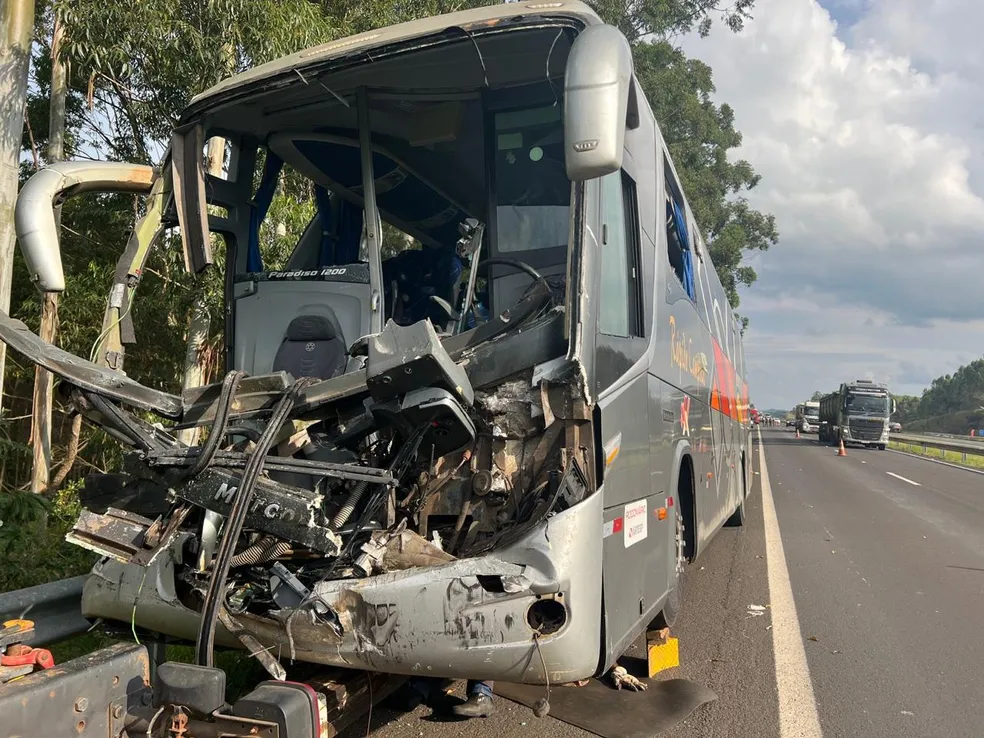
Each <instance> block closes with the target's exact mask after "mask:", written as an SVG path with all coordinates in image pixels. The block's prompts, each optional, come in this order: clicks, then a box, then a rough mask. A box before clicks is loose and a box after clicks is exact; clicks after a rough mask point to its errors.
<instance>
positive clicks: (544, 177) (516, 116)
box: [495, 105, 571, 253]
mask: <svg viewBox="0 0 984 738" xmlns="http://www.w3.org/2000/svg"><path fill="white" fill-rule="evenodd" d="M563 146H564V131H563V125H562V122H561V108H560V106H559V105H554V106H548V107H542V108H533V109H530V110H520V111H514V112H507V113H499V114H497V115H496V117H495V194H496V218H497V232H498V250H499V252H500V253H510V252H516V251H530V250H539V249H548V248H551V247H557V246H566V245H567V237H568V230H569V225H570V199H571V185H570V180H568V179H567V173H566V171H565V169H564V148H563Z"/></svg>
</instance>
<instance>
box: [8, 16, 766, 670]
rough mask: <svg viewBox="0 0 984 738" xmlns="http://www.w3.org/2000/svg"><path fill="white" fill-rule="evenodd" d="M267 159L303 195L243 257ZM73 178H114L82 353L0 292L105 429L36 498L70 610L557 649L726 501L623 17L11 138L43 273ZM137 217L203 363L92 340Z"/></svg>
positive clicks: (216, 632)
mask: <svg viewBox="0 0 984 738" xmlns="http://www.w3.org/2000/svg"><path fill="white" fill-rule="evenodd" d="M213 139H221V141H222V142H224V143H223V145H224V146H225V148H226V155H225V159H224V165H223V168H222V172H221V173H217V172H213V171H207V170H206V168H205V166H204V164H203V159H204V157H203V152H204V151H205V150H206V148H207V147H208V145H209V142H210V141H211V140H213ZM287 172H289V173H290V176H291V177H293V178H294V179H293V181H294V182H296V181H298V178H300V179H301V180H303V181H304V182H306V183H307V186H308V187H309V192H310V196H311V200H312V202H313V203H314V210H313V212H314V215H313V216H312V218H311V221H310V223H309V225H308V226H307V228H306V229H305V230H304V231H303V233H301V234H299V235H298V236H297V242H296V245H295V247H294V249H293V252H292V253H291V254H290V256H289V258H287V259H286V260H285V261H284V260H281V261H280V262H274V261H273V260H272V259H273V257H272V256H271V252H270V251H269V250H268V249H267V250H265V244H267V243H268V242H269V239H265V238H263V237H261V234H262V232H263V229H264V228H268V227H270V226H271V224H270V223H268V222H267V221H268V217H267V216H268V210H269V207H270V203H271V199H272V197H273V196H274V193H275V191H276V188H277V186H278V181H280V178H282V177H286V176H287V174H286V173H287ZM87 189H88V190H94V189H98V190H107V191H109V190H122V191H131V192H143V193H146V194H147V206H146V211H145V213H144V214H143V215H142V217H141V220H140V222H139V223H138V224H137V227H136V229H135V230H134V233H133V236H132V237H131V240H130V243H129V245H128V247H127V248H126V250H125V253H124V254H123V256H122V257H121V260H120V265H119V268H118V270H117V274H116V281H115V284H114V285H113V287H112V289H111V292H110V295H111V296H110V298H109V300H108V302H107V312H106V321H105V326H104V331H103V333H102V335H101V337H100V343H99V345H98V346H97V351H96V352H95V353H96V358H95V360H94V361H93V362H89V361H86V360H84V359H82V358H80V357H75V356H71V355H69V354H66V353H65V352H63V351H60V350H59V349H57V348H55V347H53V346H50V345H48V344H45V343H44V342H42V341H41V340H40V339H39V338H38V337H37V336H35V335H34V334H32V333H30V332H29V331H28V330H27V329H26V328H25V326H24V325H23V324H21V323H19V322H18V321H15V320H13V319H11V318H9V317H8V316H6V315H3V316H2V319H0V339H2V340H3V341H5V342H6V343H7V344H9V345H10V346H11V347H12V348H13V349H15V350H17V351H19V352H20V353H22V354H24V355H26V356H27V357H28V358H29V359H30V360H32V361H33V362H35V363H36V364H38V365H41V366H43V367H45V368H47V369H50V370H51V371H53V372H55V373H56V374H57V375H59V376H60V377H61V379H62V389H63V390H64V391H65V393H66V395H67V396H68V397H69V398H70V399H71V400H72V402H73V403H74V406H75V408H76V409H77V410H78V412H80V413H82V414H83V415H84V417H85V418H86V419H87V421H89V422H91V423H94V424H96V425H98V426H100V427H102V428H103V429H105V430H106V431H107V432H109V433H110V434H112V435H113V436H114V437H115V438H116V439H118V440H119V441H120V442H121V443H122V444H124V445H125V446H126V447H127V449H128V456H127V463H126V465H125V468H124V469H122V470H119V472H120V473H118V474H113V475H107V476H106V477H105V478H103V477H100V475H93V476H92V477H90V478H89V480H88V481H87V486H86V489H85V490H84V491H83V495H82V496H83V502H84V503H86V505H87V509H86V510H85V512H84V513H83V514H82V516H81V517H80V518H79V521H78V523H77V524H76V525H75V528H74V529H73V531H72V532H71V533H70V534H69V538H70V540H72V541H74V542H76V543H78V544H79V545H82V546H85V547H87V548H89V549H91V550H93V551H97V552H99V553H100V554H101V556H102V558H101V559H100V561H99V562H98V564H97V565H96V566H95V569H94V570H93V572H92V574H91V575H90V576H89V577H88V579H87V583H86V586H85V591H84V597H83V610H84V614H85V615H86V617H88V618H91V619H97V618H99V619H102V622H103V623H113V622H115V623H119V624H122V625H123V627H124V628H125V629H126V630H127V632H128V631H129V629H130V628H131V625H132V627H134V628H137V629H142V630H144V631H146V632H153V633H159V634H165V635H167V636H170V637H172V638H177V639H184V640H187V641H193V642H195V643H196V644H197V647H198V660H199V662H200V663H202V664H207V665H210V664H211V663H212V653H213V649H214V648H215V647H216V646H226V647H242V645H243V644H247V645H248V644H250V643H253V644H256V643H259V644H261V645H262V647H263V648H265V649H266V652H267V653H270V654H274V656H275V657H278V658H284V659H287V658H290V659H292V660H293V659H296V660H301V661H306V662H312V663H318V664H327V665H335V666H339V667H346V668H351V669H365V670H371V671H380V672H388V673H394V674H421V673H423V674H428V675H433V676H445V677H460V678H483V679H489V678H494V679H501V680H506V681H511V682H522V683H529V684H543V683H544V682H545V681H546V680H548V679H549V681H550V682H551V683H560V682H569V681H572V680H575V679H579V678H584V677H589V676H591V675H597V674H602V673H604V672H606V671H607V670H608V669H609V668H610V667H611V666H612V665H613V663H614V662H615V660H616V659H617V658H618V657H619V656H620V655H621V654H623V653H624V651H625V650H626V649H627V648H628V646H629V645H630V644H631V643H632V642H633V641H634V640H635V639H636V638H637V637H638V636H640V635H641V634H642V633H643V632H645V631H646V630H647V628H650V627H651V626H655V625H658V626H663V625H667V624H672V623H673V622H674V619H675V617H676V615H677V612H678V610H679V608H680V594H681V590H680V577H681V572H682V571H683V570H684V566H685V565H686V563H687V562H690V561H693V560H694V559H696V558H697V557H698V556H699V554H700V553H701V551H703V550H704V548H705V547H706V546H707V545H708V544H709V542H710V541H711V540H712V539H713V538H714V536H715V534H716V533H717V532H718V531H719V530H720V529H721V528H722V527H723V526H725V525H726V524H730V525H738V526H740V525H742V523H743V522H744V519H745V500H746V496H747V494H748V490H749V488H750V485H749V479H750V476H749V475H750V458H751V456H750V433H749V427H750V422H749V417H750V416H749V413H748V391H747V387H746V384H745V381H744V376H745V366H744V364H745V360H744V354H743V351H742V342H741V331H740V327H739V324H738V322H737V320H736V319H735V317H734V316H733V314H732V311H731V309H730V306H729V303H728V298H727V296H726V294H725V291H724V289H723V288H722V285H721V283H720V281H719V279H718V276H717V274H716V272H715V269H714V266H713V264H712V263H711V258H710V255H709V253H708V249H707V246H706V244H705V242H704V240H703V238H702V236H701V232H700V229H699V227H698V224H697V223H696V222H695V221H694V217H693V214H692V212H691V209H690V207H689V206H688V204H687V199H686V196H685V194H684V192H683V189H682V187H681V183H680V178H679V177H678V175H677V173H676V171H675V169H674V165H673V162H672V161H671V160H670V157H669V154H668V152H667V148H666V145H665V142H664V141H663V139H662V137H661V135H660V130H659V127H658V125H657V121H656V120H655V119H654V117H653V113H652V110H651V108H650V106H649V104H648V103H647V100H646V97H645V95H644V94H643V91H642V89H641V88H640V87H639V84H638V82H637V80H636V78H635V75H634V72H633V66H632V56H631V52H630V48H629V45H628V43H627V42H626V39H625V38H624V37H623V36H622V34H621V33H620V32H619V31H618V30H617V29H616V28H614V27H612V26H609V25H605V24H603V23H602V22H601V20H600V19H599V18H598V17H597V16H596V14H595V13H594V12H593V11H592V10H591V9H590V8H589V7H588V6H587V5H584V4H582V3H579V2H567V1H565V2H556V3H539V4H527V3H517V4H503V5H497V6H492V7H486V8H480V9H475V10H467V11H462V12H458V13H453V14H449V15H444V16H439V17H433V18H428V19H424V20H418V21H414V22H410V23H404V24H401V25H396V26H392V27H388V28H381V29H378V30H374V31H371V32H367V33H363V34H361V35H358V36H354V37H352V38H346V39H342V40H337V41H331V42H329V43H325V44H324V45H322V46H318V47H315V48H312V49H309V50H307V51H303V52H300V53H297V54H294V55H292V56H289V57H286V58H284V59H281V60H279V61H276V62H273V63H270V64H264V65H261V66H258V67H256V68H253V69H250V70H249V71H246V72H244V73H242V74H239V75H237V76H234V77H232V78H230V79H227V80H225V81H223V82H221V83H220V84H218V85H216V86H215V87H214V88H212V89H210V90H208V91H206V92H204V93H202V94H200V95H199V96H197V97H196V98H194V99H193V100H192V101H191V103H190V104H189V106H188V107H187V110H186V112H185V113H184V115H183V117H182V119H181V120H180V123H179V125H178V126H177V128H176V130H175V133H174V136H173V139H172V141H171V143H170V147H169V150H168V153H167V157H166V160H165V161H164V162H163V165H162V166H161V167H160V168H158V169H155V170H153V171H151V170H150V169H149V168H146V167H134V166H128V165H121V164H110V163H77V164H63V165H56V166H53V167H51V168H49V169H47V170H44V171H42V172H41V173H39V174H37V175H35V177H34V178H33V179H32V180H31V181H30V182H29V183H28V184H27V185H26V186H25V188H24V190H23V192H22V194H21V197H20V200H19V203H18V217H17V225H18V233H19V236H20V244H21V247H22V249H23V251H24V255H25V257H26V261H27V263H28V266H29V269H30V272H31V275H32V278H33V279H34V280H35V282H36V283H37V285H38V286H39V287H40V289H41V290H43V291H52V292H57V291H59V290H62V289H64V274H63V272H62V265H61V258H60V254H59V251H58V241H57V238H56V237H55V230H54V220H53V216H52V213H51V206H52V203H53V202H55V201H58V200H59V199H60V198H63V197H66V196H70V195H71V194H73V193H75V192H78V191H84V190H87ZM273 225H275V224H273ZM169 231H170V232H172V233H174V232H176V231H177V232H180V237H181V243H182V247H183V249H184V254H185V260H186V263H187V266H188V268H189V269H190V270H192V271H193V272H205V271H206V270H219V271H221V272H222V273H223V274H224V284H225V294H224V306H225V309H224V314H225V316H226V317H225V326H224V346H225V369H226V372H227V373H226V374H225V376H224V377H222V378H221V381H217V382H215V383H213V384H210V385H208V386H205V387H201V388H193V389H188V390H185V391H183V392H182V393H180V394H174V393H169V392H165V391H162V390H160V389H155V388H151V387H147V386H145V385H142V384H140V383H139V381H138V380H139V378H133V377H129V376H127V375H125V374H124V373H123V371H122V370H123V359H124V358H125V351H126V348H127V346H128V345H130V344H131V343H132V342H133V341H135V340H138V339H139V336H133V335H129V333H130V331H128V329H127V315H128V314H129V309H130V305H131V303H135V302H136V303H137V304H138V301H139V294H140V280H141V275H142V274H143V267H144V265H145V264H146V260H147V258H148V255H149V254H150V253H151V251H152V249H154V248H155V247H158V248H159V247H160V246H159V244H158V241H160V239H161V234H162V233H165V232H169ZM216 238H219V239H221V243H222V248H218V247H216V246H215V243H216V241H215V239H216ZM394 244H395V245H394ZM219 257H221V258H219ZM137 309H139V307H138V308H137ZM191 429H197V430H198V431H202V433H201V435H200V436H199V438H200V440H198V441H196V442H194V443H192V444H191V445H189V444H188V443H186V442H185V441H183V440H181V439H183V438H187V432H188V431H189V430H191ZM114 490H115V492H114ZM107 500H108V502H107ZM250 639H252V640H250Z"/></svg>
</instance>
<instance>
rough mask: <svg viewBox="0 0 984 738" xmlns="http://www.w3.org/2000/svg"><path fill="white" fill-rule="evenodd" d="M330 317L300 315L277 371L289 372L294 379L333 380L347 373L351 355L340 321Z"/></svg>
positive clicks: (280, 355)
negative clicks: (348, 351)
mask: <svg viewBox="0 0 984 738" xmlns="http://www.w3.org/2000/svg"><path fill="white" fill-rule="evenodd" d="M328 311H329V313H330V315H329V316H325V315H299V316H297V317H296V318H294V319H293V320H292V321H290V325H288V326H287V333H286V334H285V336H284V340H283V342H281V344H280V348H279V349H277V355H276V357H274V359H273V371H275V372H279V371H285V372H288V373H289V374H290V375H291V376H293V377H294V379H300V378H301V377H316V378H318V379H331V378H332V377H336V376H338V375H339V374H342V373H343V372H344V370H345V366H346V363H347V359H348V357H347V351H346V347H345V340H344V339H343V337H342V331H341V328H340V327H339V325H338V319H337V318H335V315H334V313H332V312H331V311H330V309H329V310H328Z"/></svg>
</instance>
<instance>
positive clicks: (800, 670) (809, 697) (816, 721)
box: [758, 431, 823, 738]
mask: <svg viewBox="0 0 984 738" xmlns="http://www.w3.org/2000/svg"><path fill="white" fill-rule="evenodd" d="M758 436H759V465H760V466H761V467H762V515H763V518H764V520H765V558H766V567H767V569H768V572H769V599H770V600H771V601H772V602H771V607H770V608H769V609H770V610H772V625H773V627H772V650H773V651H774V652H775V657H776V688H777V691H778V693H779V736H780V738H822V737H823V731H821V730H820V716H819V715H818V713H817V700H816V696H815V695H814V693H813V681H812V680H811V679H810V667H809V666H808V664H807V661H806V650H805V649H804V648H803V633H802V631H801V630H800V625H799V617H798V616H797V614H796V601H795V600H794V599H793V586H792V584H791V582H790V581H789V569H788V568H786V553H785V551H784V550H783V547H782V536H781V535H780V533H779V518H778V517H776V506H775V502H774V501H773V499H772V487H771V486H770V484H769V470H768V468H767V467H766V465H765V446H764V444H763V443H762V433H761V431H759V434H758Z"/></svg>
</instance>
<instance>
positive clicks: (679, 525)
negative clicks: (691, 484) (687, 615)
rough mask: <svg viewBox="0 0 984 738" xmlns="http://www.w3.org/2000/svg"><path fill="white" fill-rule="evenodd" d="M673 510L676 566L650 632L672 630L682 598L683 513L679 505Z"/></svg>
mask: <svg viewBox="0 0 984 738" xmlns="http://www.w3.org/2000/svg"><path fill="white" fill-rule="evenodd" d="M674 509H675V510H676V537H675V541H676V546H675V550H674V553H675V558H676V565H675V566H674V568H673V582H672V583H671V586H670V593H669V594H668V595H667V596H666V602H664V603H663V609H661V610H660V611H659V613H657V615H656V617H655V618H653V622H652V623H651V624H650V626H649V629H650V630H662V629H663V628H672V627H673V624H674V623H675V622H676V619H677V615H679V614H680V602H681V600H682V598H683V579H682V577H683V566H684V564H685V562H686V553H685V552H684V524H683V513H681V512H680V506H679V505H678V506H677V507H675V508H674Z"/></svg>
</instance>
